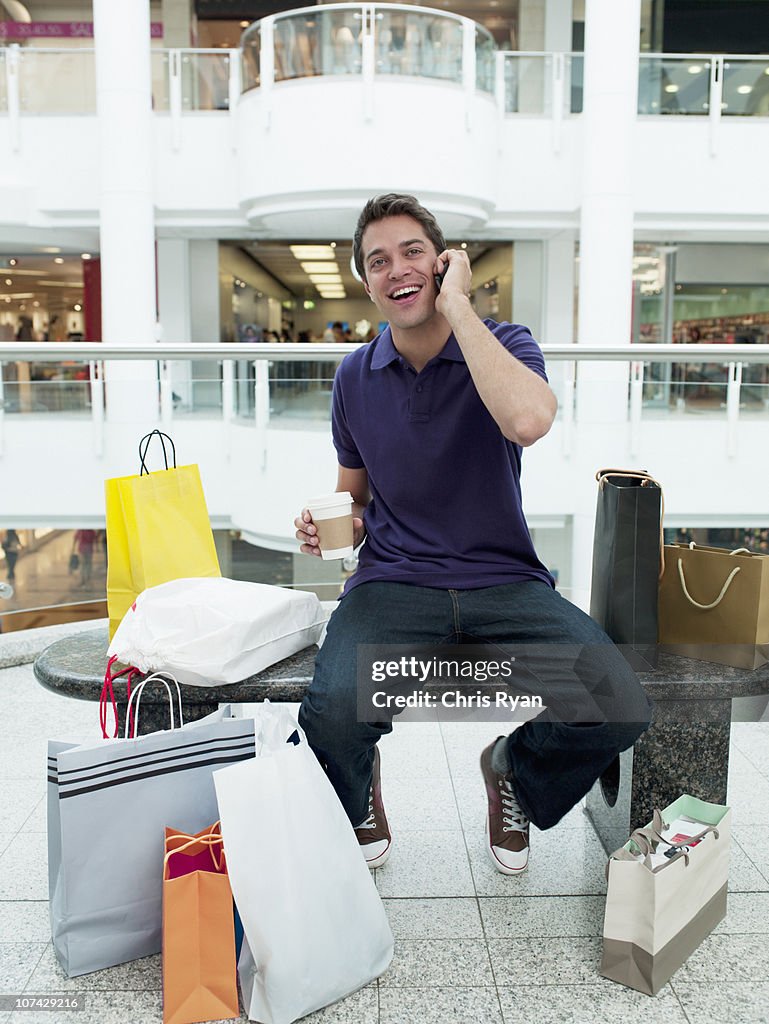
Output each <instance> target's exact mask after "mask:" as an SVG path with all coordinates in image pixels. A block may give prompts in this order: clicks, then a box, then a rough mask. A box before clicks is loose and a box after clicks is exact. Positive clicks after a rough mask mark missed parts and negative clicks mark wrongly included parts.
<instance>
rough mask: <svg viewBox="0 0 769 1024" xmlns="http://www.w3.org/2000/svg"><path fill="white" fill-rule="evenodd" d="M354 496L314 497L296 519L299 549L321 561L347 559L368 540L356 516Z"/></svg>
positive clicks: (332, 495) (347, 494)
mask: <svg viewBox="0 0 769 1024" xmlns="http://www.w3.org/2000/svg"><path fill="white" fill-rule="evenodd" d="M352 504H353V502H352V495H351V494H350V493H349V492H348V491H337V492H335V493H334V494H329V495H324V496H323V497H320V498H312V499H311V500H310V501H308V502H307V507H306V508H305V509H303V511H302V514H301V516H300V517H299V518H297V519H295V520H294V526H296V538H297V540H299V541H300V542H301V545H300V548H299V550H300V551H301V552H302V553H303V554H305V555H320V556H321V558H327V559H331V558H347V557H348V556H350V555H351V554H352V553H353V549H354V548H355V547H357V546H358V544H360V543H361V541H362V540H363V537H364V533H365V531H364V527H363V520H362V519H358V518H357V517H356V518H354V517H353V515H352Z"/></svg>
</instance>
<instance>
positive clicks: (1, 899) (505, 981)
mask: <svg viewBox="0 0 769 1024" xmlns="http://www.w3.org/2000/svg"><path fill="white" fill-rule="evenodd" d="M95 726H96V713H95V709H94V707H93V706H91V705H88V704H83V703H78V702H76V701H70V700H67V699H65V698H62V697H59V696H57V695H54V694H51V693H48V692H46V691H45V690H43V689H42V688H41V687H40V686H38V684H37V683H36V682H35V681H34V678H33V675H32V669H31V666H28V665H27V666H22V667H19V668H8V669H3V670H0V782H1V783H2V785H1V786H0V992H5V993H12V992H19V993H20V992H27V993H36V994H41V993H55V992H72V991H82V992H85V993H86V994H87V1005H86V1009H85V1010H84V1011H83V1012H81V1013H79V1014H78V1015H77V1016H75V1017H72V1016H71V1015H70V1014H69V1013H62V1012H55V1013H42V1012H40V1013H36V1012H31V1011H25V1012H17V1013H11V1014H9V1013H4V1012H3V1011H2V1010H0V1024H4V1022H6V1021H12V1022H14V1024H37V1022H38V1021H45V1022H47V1024H59V1022H61V1024H67V1022H68V1021H75V1022H76V1024H113V1022H118V1021H120V1022H126V1024H145V1022H146V1024H159V1022H160V1021H161V1019H162V1007H161V997H160V985H161V973H160V958H159V957H150V958H147V959H146V960H142V961H137V962H136V963H132V964H125V965H122V966H120V967H115V968H112V969H110V970H108V971H103V972H100V973H97V974H93V975H89V976H87V977H84V978H77V979H73V980H72V981H69V980H68V979H66V978H65V977H64V975H63V974H62V972H61V970H60V968H59V967H58V965H57V963H56V960H55V958H54V956H53V953H52V950H51V946H50V943H49V941H48V934H49V933H48V914H47V902H46V901H47V879H46V836H45V830H46V819H45V782H44V773H43V765H44V763H45V753H46V740H47V739H48V737H62V738H65V737H69V736H75V737H77V736H82V737H86V736H93V735H95ZM498 731H499V730H498V727H497V726H495V725H494V724H493V723H489V724H482V723H458V724H451V725H448V724H444V725H443V726H439V725H437V724H432V723H410V724H407V723H402V724H400V725H399V726H397V727H396V730H395V732H394V733H393V734H392V735H391V736H389V737H387V738H386V739H385V740H384V741H383V744H382V764H383V790H384V797H385V801H386V804H387V808H388V812H389V815H390V820H391V824H392V825H393V828H394V832H395V845H394V849H393V854H392V857H391V859H390V861H389V863H388V864H387V865H386V866H385V867H383V868H381V869H380V870H379V871H378V872H377V878H376V882H377V886H378V887H379V891H380V893H381V895H382V897H383V898H384V902H385V907H386V909H387V913H388V915H389V918H390V922H391V924H392V928H393V932H394V934H395V937H396V952H395V958H394V960H393V964H392V966H391V968H390V969H389V970H388V971H387V973H386V974H385V975H384V976H383V977H382V978H380V980H379V982H378V983H374V984H373V985H370V986H369V987H367V988H365V989H363V990H362V991H361V992H358V993H356V994H355V995H353V996H351V997H350V998H348V999H346V1000H344V1001H343V1002H341V1003H338V1004H336V1005H335V1006H332V1007H330V1008H328V1009H327V1010H325V1011H323V1012H322V1013H318V1014H315V1015H313V1016H312V1017H311V1018H307V1020H311V1021H314V1022H318V1024H378V1022H381V1024H412V1022H413V1024H439V1022H440V1024H492V1022H494V1024H519V1022H521V1021H526V1024H546V1022H553V1024H555V1022H558V1024H569V1022H571V1024H583V1022H584V1024H588V1022H593V1021H597V1022H600V1024H626V1021H627V1020H628V1019H632V1018H633V1017H634V1016H636V1017H639V1019H640V1015H641V1014H642V1015H643V1017H644V1019H653V1020H654V1021H662V1020H664V1021H665V1024H686V1022H689V1024H702V1022H705V1021H711V1020H718V1021H719V1024H760V1022H767V1021H769V980H768V979H769V724H766V723H757V724H735V725H734V727H733V752H732V758H731V765H732V772H731V777H730V802H731V803H732V806H733V809H734V822H735V825H734V837H733V859H732V873H731V883H730V888H731V893H732V894H731V896H730V901H729V914H728V917H727V919H726V920H725V921H724V922H723V923H722V924H721V925H719V927H718V928H717V930H716V932H715V933H714V934H713V935H712V936H710V938H708V939H706V940H705V942H704V943H703V944H702V946H701V948H700V949H699V950H698V951H697V952H696V953H695V954H694V955H693V956H692V957H691V958H690V960H689V962H688V963H687V964H686V965H685V966H684V967H683V968H681V970H680V971H679V972H678V973H677V974H676V975H675V977H674V978H673V981H672V982H671V983H670V984H669V985H667V986H666V987H665V988H664V989H663V991H662V992H661V993H660V995H659V996H658V997H657V998H656V1000H650V999H649V997H647V996H644V995H640V994H639V993H636V992H632V991H630V990H628V989H625V988H622V987H621V986H619V985H616V984H614V983H612V982H609V981H606V980H605V979H603V978H601V977H599V975H598V972H597V967H598V962H599V957H600V946H601V940H600V936H601V928H602V920H603V902H604V894H605V891H606V883H605V880H604V864H605V858H604V855H603V851H602V849H601V846H600V844H599V842H598V840H597V839H596V838H595V836H594V835H593V832H592V830H591V827H590V825H589V822H588V821H587V820H586V818H585V817H584V815H583V813H582V811H581V809H580V808H576V809H575V810H574V811H572V812H571V813H570V814H569V815H568V816H567V817H566V818H565V819H564V820H563V822H561V824H559V825H558V826H557V827H556V828H554V829H551V830H550V831H548V832H546V833H538V832H536V831H535V832H534V833H533V836H532V857H531V863H530V866H529V870H528V871H527V872H526V873H525V874H524V875H523V876H521V877H519V878H505V877H503V876H501V875H498V874H497V873H496V872H495V871H494V870H493V869H492V868H491V866H490V865H489V863H488V862H487V860H486V858H485V855H484V851H483V848H482V836H483V819H484V798H483V790H482V786H481V782H480V778H479V775H478V772H477V768H476V760H477V755H478V753H479V752H480V750H481V748H482V746H483V745H484V744H485V742H488V740H489V739H490V738H491V737H492V736H494V735H495V734H496V733H497V732H498Z"/></svg>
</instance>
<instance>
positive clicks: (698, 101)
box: [638, 54, 711, 115]
mask: <svg viewBox="0 0 769 1024" xmlns="http://www.w3.org/2000/svg"><path fill="white" fill-rule="evenodd" d="M710 67H711V59H710V58H709V57H697V56H674V57H670V56H664V55H663V56H660V55H657V54H652V55H646V54H642V55H641V59H640V67H639V75H638V113H639V114H699V115H702V114H707V113H708V111H709V110H710Z"/></svg>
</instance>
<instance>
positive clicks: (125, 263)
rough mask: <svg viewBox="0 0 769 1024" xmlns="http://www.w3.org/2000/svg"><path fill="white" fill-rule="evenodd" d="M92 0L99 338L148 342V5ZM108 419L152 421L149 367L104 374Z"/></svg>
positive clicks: (112, 367)
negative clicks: (118, 11)
mask: <svg viewBox="0 0 769 1024" xmlns="http://www.w3.org/2000/svg"><path fill="white" fill-rule="evenodd" d="M114 7H115V5H114V2H112V0H94V3H93V22H94V46H95V50H96V104H97V116H98V124H99V188H100V204H99V207H100V209H99V213H100V236H101V246H100V248H101V282H102V339H103V340H104V341H105V342H107V343H116V344H128V345H130V344H152V343H153V342H154V341H155V331H156V328H155V224H154V208H153V175H152V163H153V152H152V100H151V88H150V14H149V3H148V2H147V0H134V2H133V3H130V4H124V5H123V7H122V9H121V16H120V17H119V18H117V17H115V9H114ZM107 403H108V404H107V411H108V417H109V418H110V419H120V420H130V421H132V422H135V423H136V424H137V427H138V429H143V428H144V427H145V426H146V425H147V424H151V423H154V422H155V421H156V420H157V415H158V398H157V385H156V368H155V364H154V363H141V364H137V363H114V362H113V363H111V364H109V366H108V368H107Z"/></svg>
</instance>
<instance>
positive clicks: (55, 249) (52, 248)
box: [40, 245, 61, 252]
mask: <svg viewBox="0 0 769 1024" xmlns="http://www.w3.org/2000/svg"><path fill="white" fill-rule="evenodd" d="M40 252H61V246H58V245H45V246H43V248H42V249H41V250H40Z"/></svg>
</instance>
